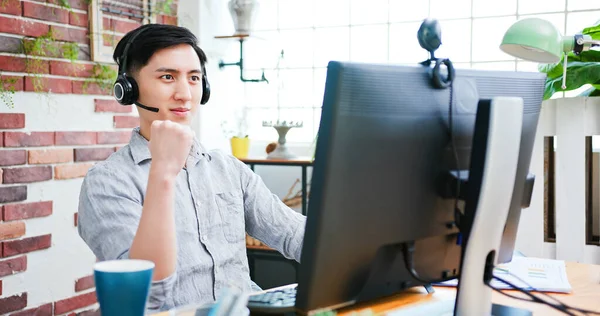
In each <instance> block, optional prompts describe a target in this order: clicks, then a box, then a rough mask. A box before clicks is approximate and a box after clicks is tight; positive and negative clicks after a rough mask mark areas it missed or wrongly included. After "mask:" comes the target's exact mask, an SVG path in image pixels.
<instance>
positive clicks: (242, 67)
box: [215, 35, 269, 83]
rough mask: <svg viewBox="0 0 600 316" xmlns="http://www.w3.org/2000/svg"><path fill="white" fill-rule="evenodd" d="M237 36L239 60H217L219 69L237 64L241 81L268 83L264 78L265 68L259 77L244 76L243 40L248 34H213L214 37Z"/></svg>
mask: <svg viewBox="0 0 600 316" xmlns="http://www.w3.org/2000/svg"><path fill="white" fill-rule="evenodd" d="M234 37H237V38H238V41H239V42H240V60H239V61H237V62H234V63H226V62H224V61H223V60H221V61H219V69H223V68H224V67H227V66H238V67H240V80H241V81H243V82H266V83H269V80H267V78H265V70H264V69H263V71H262V76H261V78H260V79H248V78H244V41H245V39H246V37H248V35H233V36H215V38H234Z"/></svg>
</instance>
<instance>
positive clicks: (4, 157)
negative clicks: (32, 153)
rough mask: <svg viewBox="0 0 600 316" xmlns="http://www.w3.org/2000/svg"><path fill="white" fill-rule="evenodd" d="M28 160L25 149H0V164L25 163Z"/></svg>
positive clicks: (14, 164) (13, 164)
mask: <svg viewBox="0 0 600 316" xmlns="http://www.w3.org/2000/svg"><path fill="white" fill-rule="evenodd" d="M26 161H27V152H26V151H25V150H0V166H16V165H24V164H25V162H26Z"/></svg>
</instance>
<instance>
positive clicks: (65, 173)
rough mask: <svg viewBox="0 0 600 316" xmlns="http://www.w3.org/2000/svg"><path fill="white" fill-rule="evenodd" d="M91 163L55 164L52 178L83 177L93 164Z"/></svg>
mask: <svg viewBox="0 0 600 316" xmlns="http://www.w3.org/2000/svg"><path fill="white" fill-rule="evenodd" d="M93 165H94V164H93V163H78V164H72V165H71V164H69V165H57V166H55V167H54V179H57V180H64V179H73V178H83V177H85V174H86V173H87V171H88V170H89V169H90V168H91V167H92V166H93Z"/></svg>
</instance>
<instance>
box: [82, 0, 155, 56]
mask: <svg viewBox="0 0 600 316" xmlns="http://www.w3.org/2000/svg"><path fill="white" fill-rule="evenodd" d="M156 1H157V0H91V1H90V3H89V7H88V14H89V30H90V31H89V32H90V33H89V34H90V59H91V61H94V62H104V63H114V61H113V58H112V56H113V52H114V48H115V46H116V44H117V43H118V39H119V38H120V36H123V35H124V34H123V33H118V32H116V31H115V30H114V29H111V27H110V24H111V23H110V22H109V23H107V22H106V21H110V20H111V18H112V17H114V16H115V15H116V16H123V17H133V18H136V19H139V20H141V23H142V24H148V23H156V18H157V16H156V14H153V11H152V10H151V8H154V7H155V6H156ZM107 24H109V25H107Z"/></svg>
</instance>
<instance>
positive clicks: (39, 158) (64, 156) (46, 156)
mask: <svg viewBox="0 0 600 316" xmlns="http://www.w3.org/2000/svg"><path fill="white" fill-rule="evenodd" d="M72 161H73V150H72V149H71V148H53V149H36V150H30V151H29V164H30V165H34V164H51V163H61V162H72Z"/></svg>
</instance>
